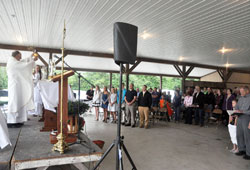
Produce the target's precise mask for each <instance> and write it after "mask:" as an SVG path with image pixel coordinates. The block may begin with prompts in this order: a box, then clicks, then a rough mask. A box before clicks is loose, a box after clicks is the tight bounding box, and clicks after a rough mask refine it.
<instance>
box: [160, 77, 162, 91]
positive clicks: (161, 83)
mask: <svg viewBox="0 0 250 170" xmlns="http://www.w3.org/2000/svg"><path fill="white" fill-rule="evenodd" d="M160 89H161V90H162V76H160Z"/></svg>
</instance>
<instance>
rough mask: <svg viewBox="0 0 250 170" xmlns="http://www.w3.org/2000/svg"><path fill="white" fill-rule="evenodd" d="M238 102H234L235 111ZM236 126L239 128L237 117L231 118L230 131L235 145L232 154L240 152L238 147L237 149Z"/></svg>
mask: <svg viewBox="0 0 250 170" xmlns="http://www.w3.org/2000/svg"><path fill="white" fill-rule="evenodd" d="M236 104H237V102H236V100H233V101H232V106H233V110H234V109H235V106H236ZM236 126H237V116H232V115H230V116H229V124H228V131H229V134H230V137H231V141H232V143H233V149H232V150H230V152H232V153H237V152H238V147H237V139H236Z"/></svg>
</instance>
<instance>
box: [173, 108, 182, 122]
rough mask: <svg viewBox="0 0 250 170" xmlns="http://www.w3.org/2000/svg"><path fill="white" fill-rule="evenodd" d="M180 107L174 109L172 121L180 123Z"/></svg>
mask: <svg viewBox="0 0 250 170" xmlns="http://www.w3.org/2000/svg"><path fill="white" fill-rule="evenodd" d="M180 108H181V107H180V106H177V107H174V120H175V121H180Z"/></svg>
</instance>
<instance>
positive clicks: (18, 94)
mask: <svg viewBox="0 0 250 170" xmlns="http://www.w3.org/2000/svg"><path fill="white" fill-rule="evenodd" d="M37 59H38V56H37V55H34V53H33V54H32V55H31V56H30V57H28V58H25V59H22V55H21V53H20V52H19V51H14V52H13V53H12V56H11V57H9V60H8V62H7V74H8V91H9V102H8V114H7V123H8V126H9V127H20V126H22V125H23V123H24V122H26V121H27V117H28V115H27V111H30V110H33V109H35V107H34V100H33V90H34V86H33V76H32V70H33V68H34V66H35V61H36V60H37Z"/></svg>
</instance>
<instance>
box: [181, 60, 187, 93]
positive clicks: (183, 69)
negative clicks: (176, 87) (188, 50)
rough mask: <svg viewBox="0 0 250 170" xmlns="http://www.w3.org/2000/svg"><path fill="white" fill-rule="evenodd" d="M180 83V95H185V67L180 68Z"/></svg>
mask: <svg viewBox="0 0 250 170" xmlns="http://www.w3.org/2000/svg"><path fill="white" fill-rule="evenodd" d="M182 72H183V75H182V83H181V86H182V87H181V90H182V94H185V81H186V66H185V65H184V66H182Z"/></svg>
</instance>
